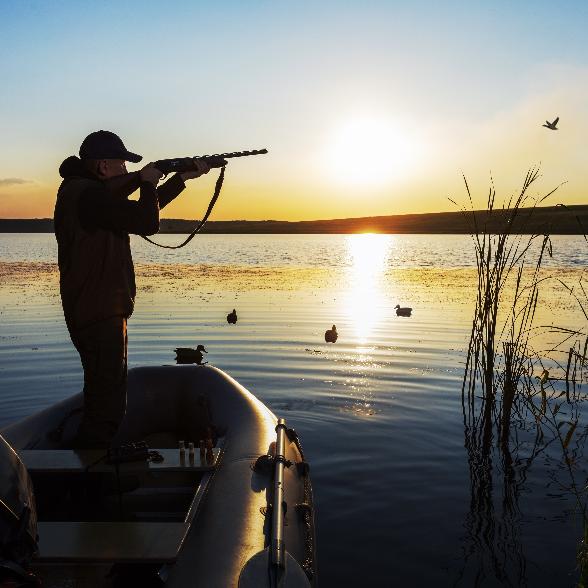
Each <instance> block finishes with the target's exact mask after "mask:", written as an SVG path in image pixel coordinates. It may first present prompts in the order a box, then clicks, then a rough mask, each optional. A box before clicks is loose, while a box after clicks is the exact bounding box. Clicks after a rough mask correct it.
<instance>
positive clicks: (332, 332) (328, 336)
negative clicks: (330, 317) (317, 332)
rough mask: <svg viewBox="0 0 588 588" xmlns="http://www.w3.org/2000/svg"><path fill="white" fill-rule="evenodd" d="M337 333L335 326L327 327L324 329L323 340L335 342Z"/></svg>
mask: <svg viewBox="0 0 588 588" xmlns="http://www.w3.org/2000/svg"><path fill="white" fill-rule="evenodd" d="M338 336H339V334H338V333H337V327H336V326H335V325H333V328H332V329H328V330H327V331H325V342H326V343H335V341H337V337H338Z"/></svg>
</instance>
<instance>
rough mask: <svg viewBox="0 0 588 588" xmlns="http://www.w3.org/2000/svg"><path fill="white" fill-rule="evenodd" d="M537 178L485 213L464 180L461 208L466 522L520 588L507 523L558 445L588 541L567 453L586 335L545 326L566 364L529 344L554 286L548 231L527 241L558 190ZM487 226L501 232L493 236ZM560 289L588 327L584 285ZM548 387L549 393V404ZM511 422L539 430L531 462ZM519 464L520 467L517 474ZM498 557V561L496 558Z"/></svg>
mask: <svg viewBox="0 0 588 588" xmlns="http://www.w3.org/2000/svg"><path fill="white" fill-rule="evenodd" d="M538 177H539V169H538V168H532V169H531V170H529V171H528V172H527V174H526V176H525V179H524V181H523V184H522V187H521V190H520V192H519V193H518V194H517V195H515V196H513V197H511V198H510V199H508V201H507V202H506V203H505V204H504V205H503V206H502V207H501V208H497V207H496V191H495V189H494V186H493V185H492V186H491V187H490V190H489V193H488V198H487V206H486V210H485V211H482V212H476V211H475V209H474V205H473V200H472V195H471V192H470V188H469V185H468V182H467V180H466V178H465V177H464V182H465V187H466V191H467V195H468V199H469V205H470V208H468V209H466V208H464V207H461V212H462V213H463V214H464V215H465V217H466V219H467V221H468V223H469V226H470V232H471V237H472V240H473V244H474V248H475V254H476V266H477V293H476V304H475V310H474V317H473V321H472V328H471V333H470V341H469V345H468V349H467V355H466V362H465V370H464V376H463V381H462V391H461V393H462V408H463V418H464V432H465V447H466V450H467V452H468V463H469V469H470V481H471V485H472V501H471V504H470V515H469V517H468V518H469V519H470V520H471V521H473V522H472V524H471V531H470V535H471V541H472V544H473V545H479V543H480V537H479V533H480V532H481V530H482V529H484V528H486V529H489V530H491V534H489V533H488V532H485V533H484V537H485V538H486V541H485V548H486V549H487V550H489V552H490V554H489V556H487V559H488V560H489V561H490V562H491V564H490V565H491V566H492V568H493V573H494V576H495V577H496V578H497V579H501V581H503V582H506V583H507V584H510V583H512V584H513V585H522V584H521V583H524V581H525V580H524V577H525V564H524V557H522V546H521V545H520V544H519V542H518V533H517V531H516V530H515V529H514V528H513V527H512V526H510V525H509V521H510V522H512V521H513V520H514V518H515V517H516V513H517V512H518V508H519V507H518V496H519V493H520V486H521V485H522V484H523V483H524V480H525V478H526V470H527V469H528V468H529V467H530V466H531V463H532V462H533V459H534V458H535V456H536V455H538V454H539V453H541V452H543V451H544V450H545V449H546V448H547V447H548V446H549V445H550V444H552V443H555V444H556V445H557V444H559V446H560V448H561V451H562V455H563V457H564V461H565V464H566V466H567V470H568V472H569V475H570V479H571V483H570V484H568V485H567V486H566V490H568V491H569V492H571V493H572V494H574V495H575V497H576V501H577V504H578V509H579V511H580V513H581V515H582V521H583V524H584V535H585V540H588V519H587V518H586V513H587V508H586V499H585V495H584V494H583V492H584V489H583V487H582V486H581V485H579V484H577V483H576V481H575V478H574V466H575V462H574V459H575V458H574V455H573V452H570V443H571V441H572V438H573V436H574V434H575V431H576V427H577V425H578V418H579V416H578V414H579V409H578V403H579V401H580V397H579V396H578V395H577V389H576V383H577V382H578V381H580V382H582V381H584V379H585V376H586V371H587V367H588V360H587V357H586V352H587V351H588V336H587V335H586V332H585V330H582V329H581V328H580V329H578V330H571V329H564V328H559V327H554V326H553V325H550V326H549V327H548V328H549V329H550V330H551V331H552V332H554V331H555V332H560V333H561V334H562V337H563V338H562V341H561V342H560V343H558V345H556V346H555V347H554V348H553V349H551V350H550V351H551V352H558V353H561V347H562V345H565V344H568V349H569V350H567V352H566V354H565V356H564V357H566V358H567V362H565V361H557V360H556V359H554V358H553V357H549V358H546V357H541V355H540V354H539V353H538V352H537V351H534V350H533V349H532V348H531V345H530V341H531V337H532V336H533V334H534V333H535V332H536V329H537V328H541V327H535V326H534V320H535V317H536V311H537V308H538V303H539V302H538V301H539V288H540V285H541V284H542V282H543V281H544V280H546V279H548V278H543V277H541V274H542V272H541V268H542V264H543V262H544V260H545V257H546V256H548V255H549V256H551V255H552V245H551V240H550V237H549V234H548V227H546V228H545V231H544V233H543V234H529V233H528V231H527V226H529V225H528V223H530V222H531V221H532V219H533V214H534V211H535V208H536V207H537V206H538V205H539V204H540V203H542V202H543V201H544V200H545V199H546V198H548V197H549V196H551V195H552V194H553V193H554V192H555V190H556V189H557V188H556V189H554V190H552V191H550V192H549V193H548V194H546V195H544V196H542V197H539V198H533V197H532V196H531V194H530V192H531V189H532V187H533V184H534V183H535V182H536V181H537V179H538ZM452 202H454V201H452ZM454 204H456V203H455V202H454ZM456 206H458V205H457V204H456ZM523 208H527V209H529V208H530V211H528V210H525V214H522V209H523ZM527 212H529V214H527ZM497 220H498V221H499V222H496V221H497ZM578 222H579V221H578ZM489 227H499V228H498V230H495V232H491V231H490V229H489ZM585 239H586V236H585ZM587 241H588V239H587ZM560 282H561V285H563V286H564V288H565V289H567V290H568V292H569V294H570V295H571V296H572V297H573V298H574V299H575V300H576V302H578V304H579V307H580V308H581V310H582V312H583V315H584V317H585V318H586V319H588V314H587V312H586V309H588V296H586V290H585V289H584V287H583V285H582V284H581V283H580V285H579V287H576V286H575V287H573V288H572V287H570V286H568V285H566V284H564V283H563V282H562V281H560ZM543 328H544V329H545V328H547V327H543ZM582 337H585V339H583V338H582ZM570 343H571V347H570V346H569V344H570ZM544 361H545V362H548V363H549V365H550V366H551V365H556V366H559V368H560V369H561V371H563V372H565V377H564V378H557V379H554V378H552V377H550V376H549V371H548V370H547V369H546V368H545V366H544V365H543V362H544ZM564 364H565V365H564ZM537 367H540V368H541V369H542V370H543V373H542V375H541V378H540V379H539V380H537V379H535V378H534V376H533V370H534V369H535V368H537ZM537 382H538V383H537ZM560 382H563V383H565V390H562V389H561V386H559V384H560ZM538 385H540V389H538V388H537V386H538ZM545 385H547V386H550V393H549V396H548V394H547V392H546V386H545ZM556 385H557V386H558V388H557V389H556ZM564 395H565V397H566V403H568V404H569V411H568V412H567V416H566V418H565V419H564V418H563V414H564V412H565V411H563V410H561V411H560V408H561V402H562V401H561V400H559V401H558V400H557V398H563V396H564ZM537 397H540V399H541V402H540V405H539V406H537V405H536V404H535V399H536V398H537ZM574 403H575V404H574ZM572 415H575V416H572ZM515 419H516V425H517V428H518V430H525V431H527V432H529V431H531V430H532V428H533V427H535V428H536V436H535V441H534V444H533V446H532V447H531V455H530V457H527V459H526V460H521V459H518V458H517V457H516V451H517V449H518V446H517V441H516V437H513V434H512V427H513V422H515ZM544 429H545V430H546V431H547V430H549V431H550V432H551V434H550V436H549V438H547V437H546V436H545V435H544ZM587 434H588V433H587ZM494 447H497V449H498V450H499V457H500V462H499V463H500V467H501V481H502V484H501V485H500V486H499V487H501V488H502V506H503V510H502V513H501V515H500V517H499V518H498V519H496V520H495V517H496V513H495V512H494V508H493V498H492V494H493V489H495V488H496V486H497V485H496V480H497V475H498V473H497V468H496V467H495V465H496V464H494V450H493V448H494ZM528 449H529V448H528V447H527V452H528ZM513 451H514V452H515V455H514V457H513ZM515 463H516V464H517V466H516V469H515V467H514V466H513V464H515ZM523 464H525V465H523ZM482 497H483V498H482ZM482 505H483V506H482ZM475 521H477V523H475ZM497 530H498V531H500V537H497V538H496V540H495V541H492V540H487V539H488V537H494V533H495V532H496V531H497ZM582 545H583V549H581V550H579V562H580V566H581V574H580V576H581V580H580V586H585V585H586V587H587V588H588V584H584V583H583V582H585V581H586V579H587V578H588V563H587V562H588V559H587V557H586V554H587V553H588V547H586V544H585V543H583V544H582ZM495 549H498V550H499V551H500V553H499V554H497V553H495ZM484 557H486V556H484ZM499 560H502V563H504V562H505V560H509V561H510V562H511V566H512V567H513V569H514V570H515V572H514V573H515V577H514V578H509V577H506V576H505V575H504V574H505V571H504V568H505V566H503V567H502V568H500V566H497V565H496V562H497V561H499Z"/></svg>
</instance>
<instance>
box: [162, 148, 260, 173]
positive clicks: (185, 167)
mask: <svg viewBox="0 0 588 588" xmlns="http://www.w3.org/2000/svg"><path fill="white" fill-rule="evenodd" d="M266 153H267V149H256V150H253V151H233V152H232V153H216V154H215V155H196V156H194V157H176V158H174V159H159V160H157V161H155V162H154V164H155V167H156V168H157V169H158V170H160V171H161V172H163V173H164V174H169V173H172V172H179V173H181V172H188V171H193V170H195V169H196V164H195V161H197V160H200V161H205V162H206V163H208V165H209V166H210V167H223V166H224V165H226V164H227V162H226V160H227V159H232V158H234V157H248V156H249V155H264V154H266Z"/></svg>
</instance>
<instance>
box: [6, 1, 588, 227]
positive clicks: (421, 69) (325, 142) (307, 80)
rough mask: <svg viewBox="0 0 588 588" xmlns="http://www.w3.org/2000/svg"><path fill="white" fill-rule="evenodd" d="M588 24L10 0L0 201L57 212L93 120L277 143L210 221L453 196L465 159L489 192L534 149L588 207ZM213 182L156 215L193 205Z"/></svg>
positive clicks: (516, 176) (567, 195)
mask: <svg viewBox="0 0 588 588" xmlns="http://www.w3.org/2000/svg"><path fill="white" fill-rule="evenodd" d="M587 28H588V2H586V1H585V0H578V1H572V0H562V1H560V2H559V3H558V4H557V6H556V5H555V4H554V3H553V2H546V1H542V0H535V1H533V2H530V1H521V2H512V0H509V1H503V0H494V1H493V2H481V1H475V0H471V1H469V2H457V1H456V2H452V1H446V2H436V1H419V0H416V1H411V2H406V1H404V2H396V1H392V0H389V1H369V0H363V1H339V2H330V1H328V0H323V1H321V2H318V1H315V2H310V1H306V0H298V1H297V2H281V1H275V0H274V1H271V2H270V1H269V0H267V1H247V0H241V1H238V2H232V1H229V0H226V1H223V2H215V3H211V2H197V1H173V0H171V1H169V2H165V3H164V2H161V1H157V2H152V1H150V0H143V1H141V2H134V1H133V2H131V1H129V2H124V1H121V0H119V1H116V2H111V1H108V0H107V1H104V0H103V1H100V2H89V1H84V0H76V1H75V2H74V1H69V0H52V1H51V2H49V1H44V2H38V1H27V0H1V1H0V80H1V84H2V86H1V88H2V89H1V92H0V139H1V140H0V218H47V217H52V216H53V207H54V204H55V194H56V191H57V189H58V187H59V183H60V177H59V175H58V172H57V169H58V167H59V164H60V163H61V161H62V160H63V159H64V158H65V157H67V156H68V155H73V154H77V152H78V149H79V145H80V143H81V141H82V140H83V138H84V137H85V136H86V135H87V134H89V133H90V132H92V131H95V130H98V129H107V130H112V131H114V132H116V133H117V134H119V135H120V136H121V137H122V139H123V141H124V142H125V145H126V146H127V148H128V149H129V150H131V151H134V152H136V153H140V154H142V155H143V156H144V160H143V162H144V163H147V162H149V161H153V160H156V159H163V158H167V157H180V156H193V155H201V154H210V153H219V152H226V151H239V150H244V149H261V148H267V149H268V150H269V153H268V154H267V155H262V156H258V157H251V158H244V159H239V160H235V161H232V162H231V163H230V164H229V166H228V167H227V173H226V178H225V184H224V187H223V192H222V194H221V197H220V199H219V201H218V203H217V205H216V208H215V210H214V212H213V214H212V216H211V220H237V219H247V220H267V219H278V220H312V219H327V218H348V217H360V216H374V215H389V214H405V213H420V212H437V211H447V210H455V205H454V204H452V203H451V202H450V201H449V198H452V199H453V200H456V201H458V202H464V203H465V202H466V198H467V195H466V192H465V188H464V181H463V178H464V176H465V177H466V178H467V180H468V184H469V186H470V188H471V190H472V193H473V198H474V204H475V205H476V206H480V207H482V206H484V204H485V200H486V196H487V193H488V188H489V186H490V184H491V182H492V183H493V184H494V186H495V187H496V190H497V194H498V200H499V201H504V200H506V199H507V198H508V197H510V196H511V195H512V194H513V193H515V192H516V191H517V189H519V188H520V186H521V184H522V182H523V179H524V177H525V173H526V171H527V169H529V168H530V167H531V166H536V165H540V166H541V172H542V175H541V178H540V181H539V182H538V183H537V184H536V186H535V187H534V195H537V196H540V195H541V194H545V193H547V192H549V191H550V190H551V189H553V188H554V187H556V186H558V185H560V184H561V186H560V188H559V189H558V190H557V192H556V193H555V194H554V195H553V196H552V197H551V198H550V199H549V200H548V201H547V202H546V204H557V203H560V202H562V203H564V204H567V205H571V204H585V203H587V202H588V198H587V196H588V148H587V146H586V137H587V136H588V43H587V42H586V30H587ZM557 116H559V117H560V122H559V125H558V126H559V130H557V131H550V130H548V129H546V128H544V127H542V124H543V123H544V122H545V120H547V119H549V120H553V119H554V118H555V117H557ZM141 165H142V164H138V165H137V164H130V165H129V166H128V168H129V170H134V169H139V168H140V167H141ZM215 179H216V172H214V171H212V172H210V174H208V175H207V176H206V177H204V178H200V179H197V180H192V181H191V182H189V184H188V188H187V190H186V191H185V192H184V193H183V194H182V195H180V197H179V198H178V199H177V200H176V201H174V202H173V203H172V204H170V205H169V206H168V207H167V208H166V209H165V210H164V211H163V212H162V217H168V218H170V217H171V218H192V219H195V218H199V217H201V216H202V214H203V213H204V210H205V209H206V205H207V204H208V199H209V197H210V195H211V194H212V190H213V187H214V182H215ZM535 192H536V194H535Z"/></svg>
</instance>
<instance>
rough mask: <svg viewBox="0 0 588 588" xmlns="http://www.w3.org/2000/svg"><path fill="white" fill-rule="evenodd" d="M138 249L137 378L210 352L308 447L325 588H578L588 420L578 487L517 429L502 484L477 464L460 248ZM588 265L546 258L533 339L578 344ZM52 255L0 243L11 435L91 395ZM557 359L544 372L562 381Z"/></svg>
mask: <svg viewBox="0 0 588 588" xmlns="http://www.w3.org/2000/svg"><path fill="white" fill-rule="evenodd" d="M159 240H160V241H161V242H163V243H167V244H171V243H178V242H180V240H181V239H180V236H178V235H163V236H160V237H159ZM132 247H133V251H134V259H135V264H136V273H137V284H138V294H137V303H136V308H135V312H134V314H133V317H132V318H131V320H130V321H129V362H130V366H131V367H132V366H137V365H160V364H164V363H173V357H174V353H173V348H174V347H177V346H185V347H195V346H196V345H197V344H199V343H202V344H204V345H205V346H206V349H207V350H208V351H209V355H208V358H207V359H208V360H209V361H210V363H212V364H214V365H216V366H218V367H220V368H221V369H223V370H225V371H227V372H228V373H229V374H231V375H232V376H233V377H234V378H236V379H237V380H238V381H239V382H240V383H242V384H243V385H245V386H246V387H247V388H249V389H250V390H251V391H252V392H253V393H254V394H255V395H257V396H258V397H259V398H260V399H261V400H262V401H263V402H265V403H266V404H267V405H268V406H269V407H270V409H271V410H272V411H273V412H274V413H275V414H276V415H278V416H281V417H284V418H286V420H287V423H288V425H289V426H292V427H294V428H295V429H296V430H297V431H298V432H299V434H300V436H301V439H302V442H303V446H304V449H305V453H306V454H307V458H308V460H309V461H310V464H311V472H312V481H313V486H314V492H315V500H316V506H317V523H318V529H317V532H318V559H319V561H318V563H319V579H320V585H321V586H322V587H323V588H325V587H339V586H425V585H436V586H463V587H469V586H488V587H489V586H533V587H553V586H575V585H576V582H577V579H578V577H579V570H578V565H577V559H576V555H577V550H578V547H579V546H580V540H581V538H582V536H583V529H582V521H581V516H580V515H579V513H578V510H577V505H576V501H575V497H574V494H573V492H571V491H570V490H569V486H570V472H571V473H572V474H573V475H575V476H576V477H577V479H578V480H580V481H582V482H583V483H582V484H581V486H582V487H583V486H584V485H585V480H586V472H585V460H584V459H583V457H584V454H583V449H584V441H585V439H586V436H587V435H588V429H587V428H586V421H585V419H584V420H581V421H580V424H579V426H578V428H577V432H576V434H575V436H573V438H572V440H571V442H570V445H569V448H570V451H571V450H573V452H574V462H573V463H572V464H571V466H570V467H568V465H569V464H568V463H566V462H565V460H564V458H563V454H562V450H561V447H559V448H558V446H557V443H554V442H552V437H550V436H549V431H548V430H547V429H548V428H547V427H545V428H544V437H543V439H542V440H541V441H540V442H539V443H538V442H537V434H536V429H534V428H533V423H529V422H528V421H526V420H525V418H524V415H518V416H517V419H518V420H517V423H518V425H517V427H515V428H514V429H513V431H512V437H513V438H512V440H511V451H512V458H513V462H512V464H509V467H508V468H506V466H505V464H504V459H503V458H504V455H503V454H501V453H500V452H499V451H498V448H497V447H495V445H496V443H495V442H494V443H492V444H491V450H490V455H489V456H487V458H488V459H487V460H486V461H484V463H478V462H477V461H476V454H475V452H474V451H472V430H471V427H470V426H469V424H468V422H467V420H466V419H465V418H464V412H463V407H462V396H461V380H462V377H463V369H464V364H465V358H466V350H467V344H468V340H469V334H470V329H471V320H472V314H473V309H474V304H475V296H476V290H475V286H476V270H475V256H474V250H473V247H472V243H471V240H470V238H469V237H467V236H453V235H443V236H439V235H200V236H198V237H197V238H195V239H194V240H193V241H192V242H191V243H190V244H189V245H188V246H187V247H185V248H184V249H181V250H179V251H177V252H174V251H169V250H162V249H157V248H155V247H153V246H152V245H149V244H147V243H145V242H143V241H142V240H140V239H139V238H134V237H133V238H132ZM587 253H588V246H587V245H586V242H585V241H584V240H583V239H582V238H581V237H567V236H566V237H554V238H553V257H552V258H549V259H548V260H547V261H546V264H545V270H544V271H545V274H544V276H545V277H546V278H547V277H549V279H546V280H545V282H544V283H543V284H542V287H541V295H540V301H539V311H538V316H537V321H538V322H537V324H538V325H552V324H557V325H558V326H563V327H569V328H573V329H580V328H582V329H584V331H585V330H586V317H585V315H584V314H583V313H582V311H581V309H580V307H579V305H578V302H577V300H576V299H575V298H574V295H576V296H578V297H580V299H581V300H585V297H584V298H582V289H581V284H580V279H581V277H582V272H583V271H584V269H585V265H586V261H587V259H588V257H587ZM56 255H57V250H56V245H55V239H54V236H53V235H49V234H31V235H28V234H27V235H25V234H20V235H15V234H0V427H1V426H3V425H6V424H7V423H9V422H12V421H14V420H17V419H20V418H22V417H24V416H25V415H28V414H31V413H33V412H36V411H37V410H39V409H41V408H43V407H45V406H48V405H50V404H53V403H54V402H56V401H57V400H59V399H61V398H64V397H67V396H69V395H71V394H73V393H76V392H78V391H79V390H80V389H81V383H82V377H81V376H82V374H81V367H80V363H79V359H78V356H77V354H76V352H75V350H74V349H73V346H72V345H71V342H70V340H69V337H68V334H67V331H66V328H65V325H64V322H63V315H62V311H61V306H60V299H59V287H58V273H57V269H56ZM563 284H566V285H567V286H568V288H570V287H573V288H574V290H573V292H574V295H570V293H569V290H568V289H567V288H566V286H564V285H563ZM396 304H400V305H401V306H411V307H412V308H413V315H412V317H410V318H403V317H398V316H396V313H395V311H394V306H395V305H396ZM233 308H235V309H236V310H237V313H238V316H239V320H238V323H237V324H236V325H228V324H227V322H226V319H225V317H226V314H227V313H228V312H229V311H230V310H232V309H233ZM333 324H336V325H337V330H338V332H339V340H338V341H337V343H336V344H334V345H328V344H326V343H325V342H324V332H325V330H326V329H328V328H330V327H331V325H333ZM549 330H551V331H553V329H546V328H543V329H542V330H540V332H539V331H538V335H537V337H535V338H534V339H533V341H534V345H535V347H536V348H537V350H538V352H541V353H543V352H544V351H546V350H548V349H549V348H550V347H552V346H553V344H554V341H555V340H556V339H557V338H558V337H559V339H561V332H558V333H553V332H551V333H550V332H548V331H549ZM570 346H571V343H569V344H566V345H565V346H564V347H565V349H566V351H567V348H568V347H570ZM557 353H559V352H554V353H552V354H551V356H552V357H555V358H556V360H557V361H559V366H558V365H557V363H556V362H555V360H554V361H552V362H551V364H549V367H550V373H551V374H552V375H555V376H560V377H561V375H562V371H563V370H565V354H563V353H562V354H561V355H560V356H558V355H557ZM578 394H579V395H580V397H581V398H583V396H582V395H583V394H584V392H583V391H582V389H581V388H580V389H578ZM572 410H574V411H578V412H579V414H580V416H581V402H580V403H578V404H577V405H575V406H574V407H573V409H572V407H571V406H569V407H566V406H562V407H561V409H560V414H561V415H564V416H565V414H566V411H569V412H570V416H569V418H570V419H571V418H572V416H571V413H572ZM574 414H575V413H574ZM566 418H567V417H566ZM550 439H551V441H550ZM488 460H490V461H489V462H488ZM505 472H510V474H509V475H506V474H505Z"/></svg>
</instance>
